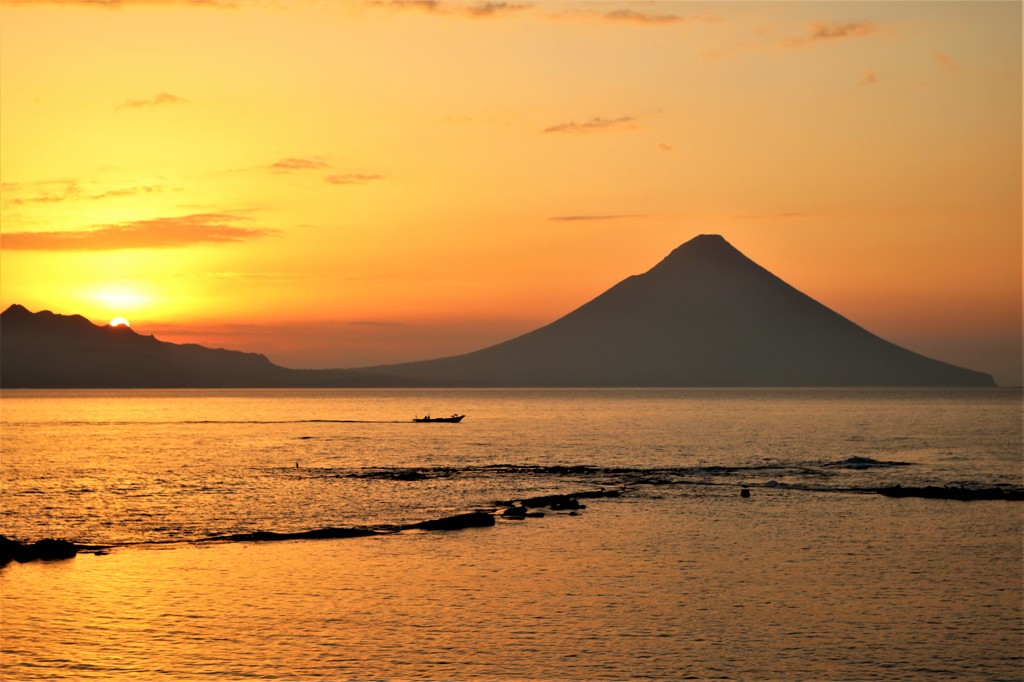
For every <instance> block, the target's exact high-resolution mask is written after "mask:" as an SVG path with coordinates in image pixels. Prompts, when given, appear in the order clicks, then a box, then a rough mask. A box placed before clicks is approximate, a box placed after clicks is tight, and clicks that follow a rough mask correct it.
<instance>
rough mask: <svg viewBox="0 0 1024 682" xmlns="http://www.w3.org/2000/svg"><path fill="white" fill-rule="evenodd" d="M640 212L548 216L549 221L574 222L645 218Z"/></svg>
mask: <svg viewBox="0 0 1024 682" xmlns="http://www.w3.org/2000/svg"><path fill="white" fill-rule="evenodd" d="M643 217H644V216H642V215H640V214H622V215H556V216H552V217H550V218H548V220H549V221H551V222H555V223H572V222H577V221H587V220H625V219H627V218H643Z"/></svg>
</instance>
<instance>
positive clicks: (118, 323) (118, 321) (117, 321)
mask: <svg viewBox="0 0 1024 682" xmlns="http://www.w3.org/2000/svg"><path fill="white" fill-rule="evenodd" d="M109 324H110V326H111V327H131V326H132V325H131V323H130V322H128V320H126V319H124V318H123V317H115V318H114V319H112V320H111V321H110V323H109Z"/></svg>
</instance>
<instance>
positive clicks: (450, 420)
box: [413, 414, 466, 424]
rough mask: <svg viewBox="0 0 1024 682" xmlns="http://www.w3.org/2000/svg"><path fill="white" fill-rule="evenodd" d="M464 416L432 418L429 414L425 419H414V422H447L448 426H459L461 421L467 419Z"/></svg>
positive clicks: (454, 415)
mask: <svg viewBox="0 0 1024 682" xmlns="http://www.w3.org/2000/svg"><path fill="white" fill-rule="evenodd" d="M465 417H466V415H464V414H453V415H452V416H450V417H431V416H430V415H429V414H428V415H426V416H424V417H413V421H414V422H422V423H425V422H445V423H447V424H458V423H459V422H460V421H462V420H463V419H465Z"/></svg>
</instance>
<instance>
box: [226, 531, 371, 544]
mask: <svg viewBox="0 0 1024 682" xmlns="http://www.w3.org/2000/svg"><path fill="white" fill-rule="evenodd" d="M378 534H379V533H378V531H375V530H369V529H366V528H316V529H314V530H305V531H300V532H296V533H275V532H273V531H269V530H257V531H253V532H252V533H235V534H234V535H217V536H214V537H212V538H208V539H209V540H226V541H228V542H276V541H280V540H335V539H339V538H362V537H366V536H368V535H378Z"/></svg>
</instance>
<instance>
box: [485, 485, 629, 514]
mask: <svg viewBox="0 0 1024 682" xmlns="http://www.w3.org/2000/svg"><path fill="white" fill-rule="evenodd" d="M621 495H622V491H621V490H604V489H602V490H584V491H582V492H577V493H557V494H554V495H538V496H536V497H525V498H522V499H519V500H508V501H498V502H495V504H497V505H499V506H502V507H511V506H512V505H513V504H515V503H516V502H519V503H520V504H522V505H523V506H524V507H531V508H536V507H550V508H551V509H555V506H556V505H569V506H561V507H560V508H561V509H585V507H582V506H581V507H574V506H572V505H573V504H574V503H575V504H579V502H578V501H577V500H581V499H592V498H598V497H621Z"/></svg>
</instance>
